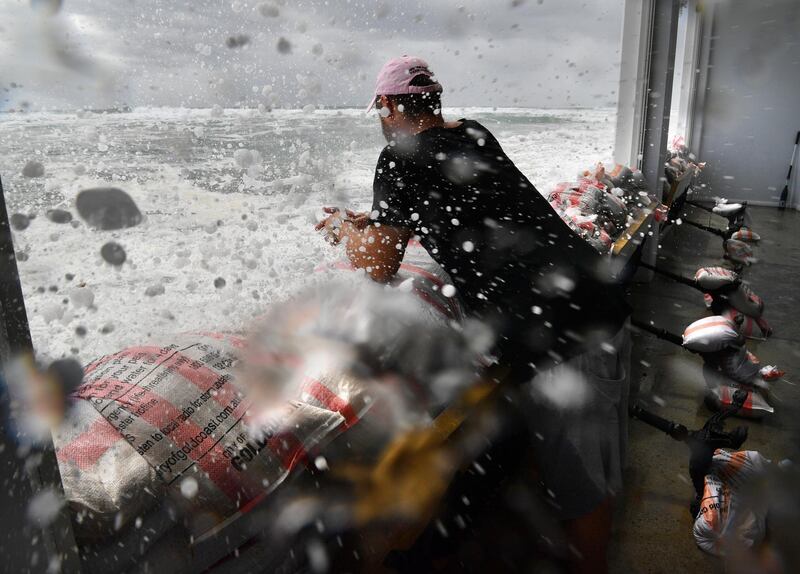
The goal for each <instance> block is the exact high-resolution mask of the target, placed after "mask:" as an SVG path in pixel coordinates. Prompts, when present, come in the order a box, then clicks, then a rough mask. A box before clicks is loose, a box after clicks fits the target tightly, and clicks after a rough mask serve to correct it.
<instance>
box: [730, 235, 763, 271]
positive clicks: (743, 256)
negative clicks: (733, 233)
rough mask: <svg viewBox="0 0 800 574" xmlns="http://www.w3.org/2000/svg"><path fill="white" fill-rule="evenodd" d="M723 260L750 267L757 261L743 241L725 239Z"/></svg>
mask: <svg viewBox="0 0 800 574" xmlns="http://www.w3.org/2000/svg"><path fill="white" fill-rule="evenodd" d="M723 247H724V249H725V258H726V259H730V260H731V261H733V262H734V263H739V264H741V265H752V264H753V263H756V262H757V261H758V260H757V259H756V257H755V253H754V252H753V248H752V247H750V245H748V244H747V243H745V242H744V241H738V240H736V239H726V240H725V242H724V243H723Z"/></svg>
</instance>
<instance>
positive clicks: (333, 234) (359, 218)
mask: <svg viewBox="0 0 800 574" xmlns="http://www.w3.org/2000/svg"><path fill="white" fill-rule="evenodd" d="M322 211H324V212H325V213H327V214H328V216H327V217H326V218H325V219H323V220H322V221H320V222H319V223H317V225H316V226H315V227H314V229H315V230H316V231H322V230H323V229H324V230H325V240H326V241H328V242H329V243H331V244H332V245H338V244H339V241H340V240H341V237H340V235H341V227H342V224H343V223H344V222H348V223H350V224H352V225H353V227H355V228H356V229H358V230H363V229H364V228H366V227H367V226H368V225H369V221H370V220H369V213H365V212H358V213H357V212H355V211H351V210H349V209H345V210H344V214H345V216H344V217H342V212H341V211H340V210H339V208H338V207H323V208H322Z"/></svg>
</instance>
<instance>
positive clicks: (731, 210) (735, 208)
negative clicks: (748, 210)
mask: <svg viewBox="0 0 800 574" xmlns="http://www.w3.org/2000/svg"><path fill="white" fill-rule="evenodd" d="M743 208H744V206H743V205H742V204H741V203H718V204H717V205H715V206H714V207H712V208H711V210H712V211H713V212H714V213H716V214H717V215H721V216H723V217H730V216H732V215H736V214H737V213H739V212H740V211H742V209H743Z"/></svg>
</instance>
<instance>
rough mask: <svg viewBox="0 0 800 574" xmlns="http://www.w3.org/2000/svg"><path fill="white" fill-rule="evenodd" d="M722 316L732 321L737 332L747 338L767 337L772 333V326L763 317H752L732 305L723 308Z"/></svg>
mask: <svg viewBox="0 0 800 574" xmlns="http://www.w3.org/2000/svg"><path fill="white" fill-rule="evenodd" d="M722 316H723V317H725V318H727V319H730V320H731V321H733V323H734V324H735V325H736V328H737V329H738V330H739V333H741V334H742V335H744V336H745V337H747V338H748V339H757V338H761V337H769V336H770V335H771V334H772V327H771V326H770V324H769V323H768V322H767V320H766V319H764V317H753V316H751V315H747V314H745V313H742V312H741V311H739V310H738V309H734V308H733V307H726V308H725V309H723V310H722Z"/></svg>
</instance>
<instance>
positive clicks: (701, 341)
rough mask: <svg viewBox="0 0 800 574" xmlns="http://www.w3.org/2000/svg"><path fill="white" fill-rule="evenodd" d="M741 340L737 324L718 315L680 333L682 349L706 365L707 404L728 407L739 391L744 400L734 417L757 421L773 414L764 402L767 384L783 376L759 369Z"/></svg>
mask: <svg viewBox="0 0 800 574" xmlns="http://www.w3.org/2000/svg"><path fill="white" fill-rule="evenodd" d="M744 340H745V338H744V336H743V335H742V334H741V333H740V332H739V331H738V330H737V328H736V324H735V323H734V322H733V321H731V320H730V319H728V318H726V317H723V316H720V315H715V316H712V317H706V318H704V319H700V320H698V321H695V322H694V323H692V324H691V325H689V326H688V327H687V328H686V330H685V331H684V332H683V346H684V347H685V348H686V349H689V350H690V351H692V352H695V353H698V354H700V355H701V356H702V357H703V360H704V361H705V364H704V366H703V375H704V377H705V379H706V386H707V389H706V390H707V394H706V398H707V400H708V402H709V403H710V404H711V405H712V406H713V407H715V408H726V407H730V406H731V404H732V399H733V394H734V392H735V391H736V390H737V389H742V390H744V391H746V392H747V399H746V401H745V404H744V406H743V407H742V408H741V409H740V410H739V411H738V413H737V415H738V416H743V417H750V418H760V417H762V416H764V415H765V414H768V413H772V412H773V409H772V407H770V405H769V403H768V402H767V400H766V396H767V394H768V391H769V385H768V382H769V381H772V380H774V379H777V378H780V377H782V376H783V374H784V373H783V372H782V371H780V370H778V369H777V368H775V367H773V366H766V367H762V366H761V365H760V363H759V361H758V359H757V358H756V357H755V355H753V354H752V353H750V352H749V351H748V350H747V348H746V347H745V346H744Z"/></svg>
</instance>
